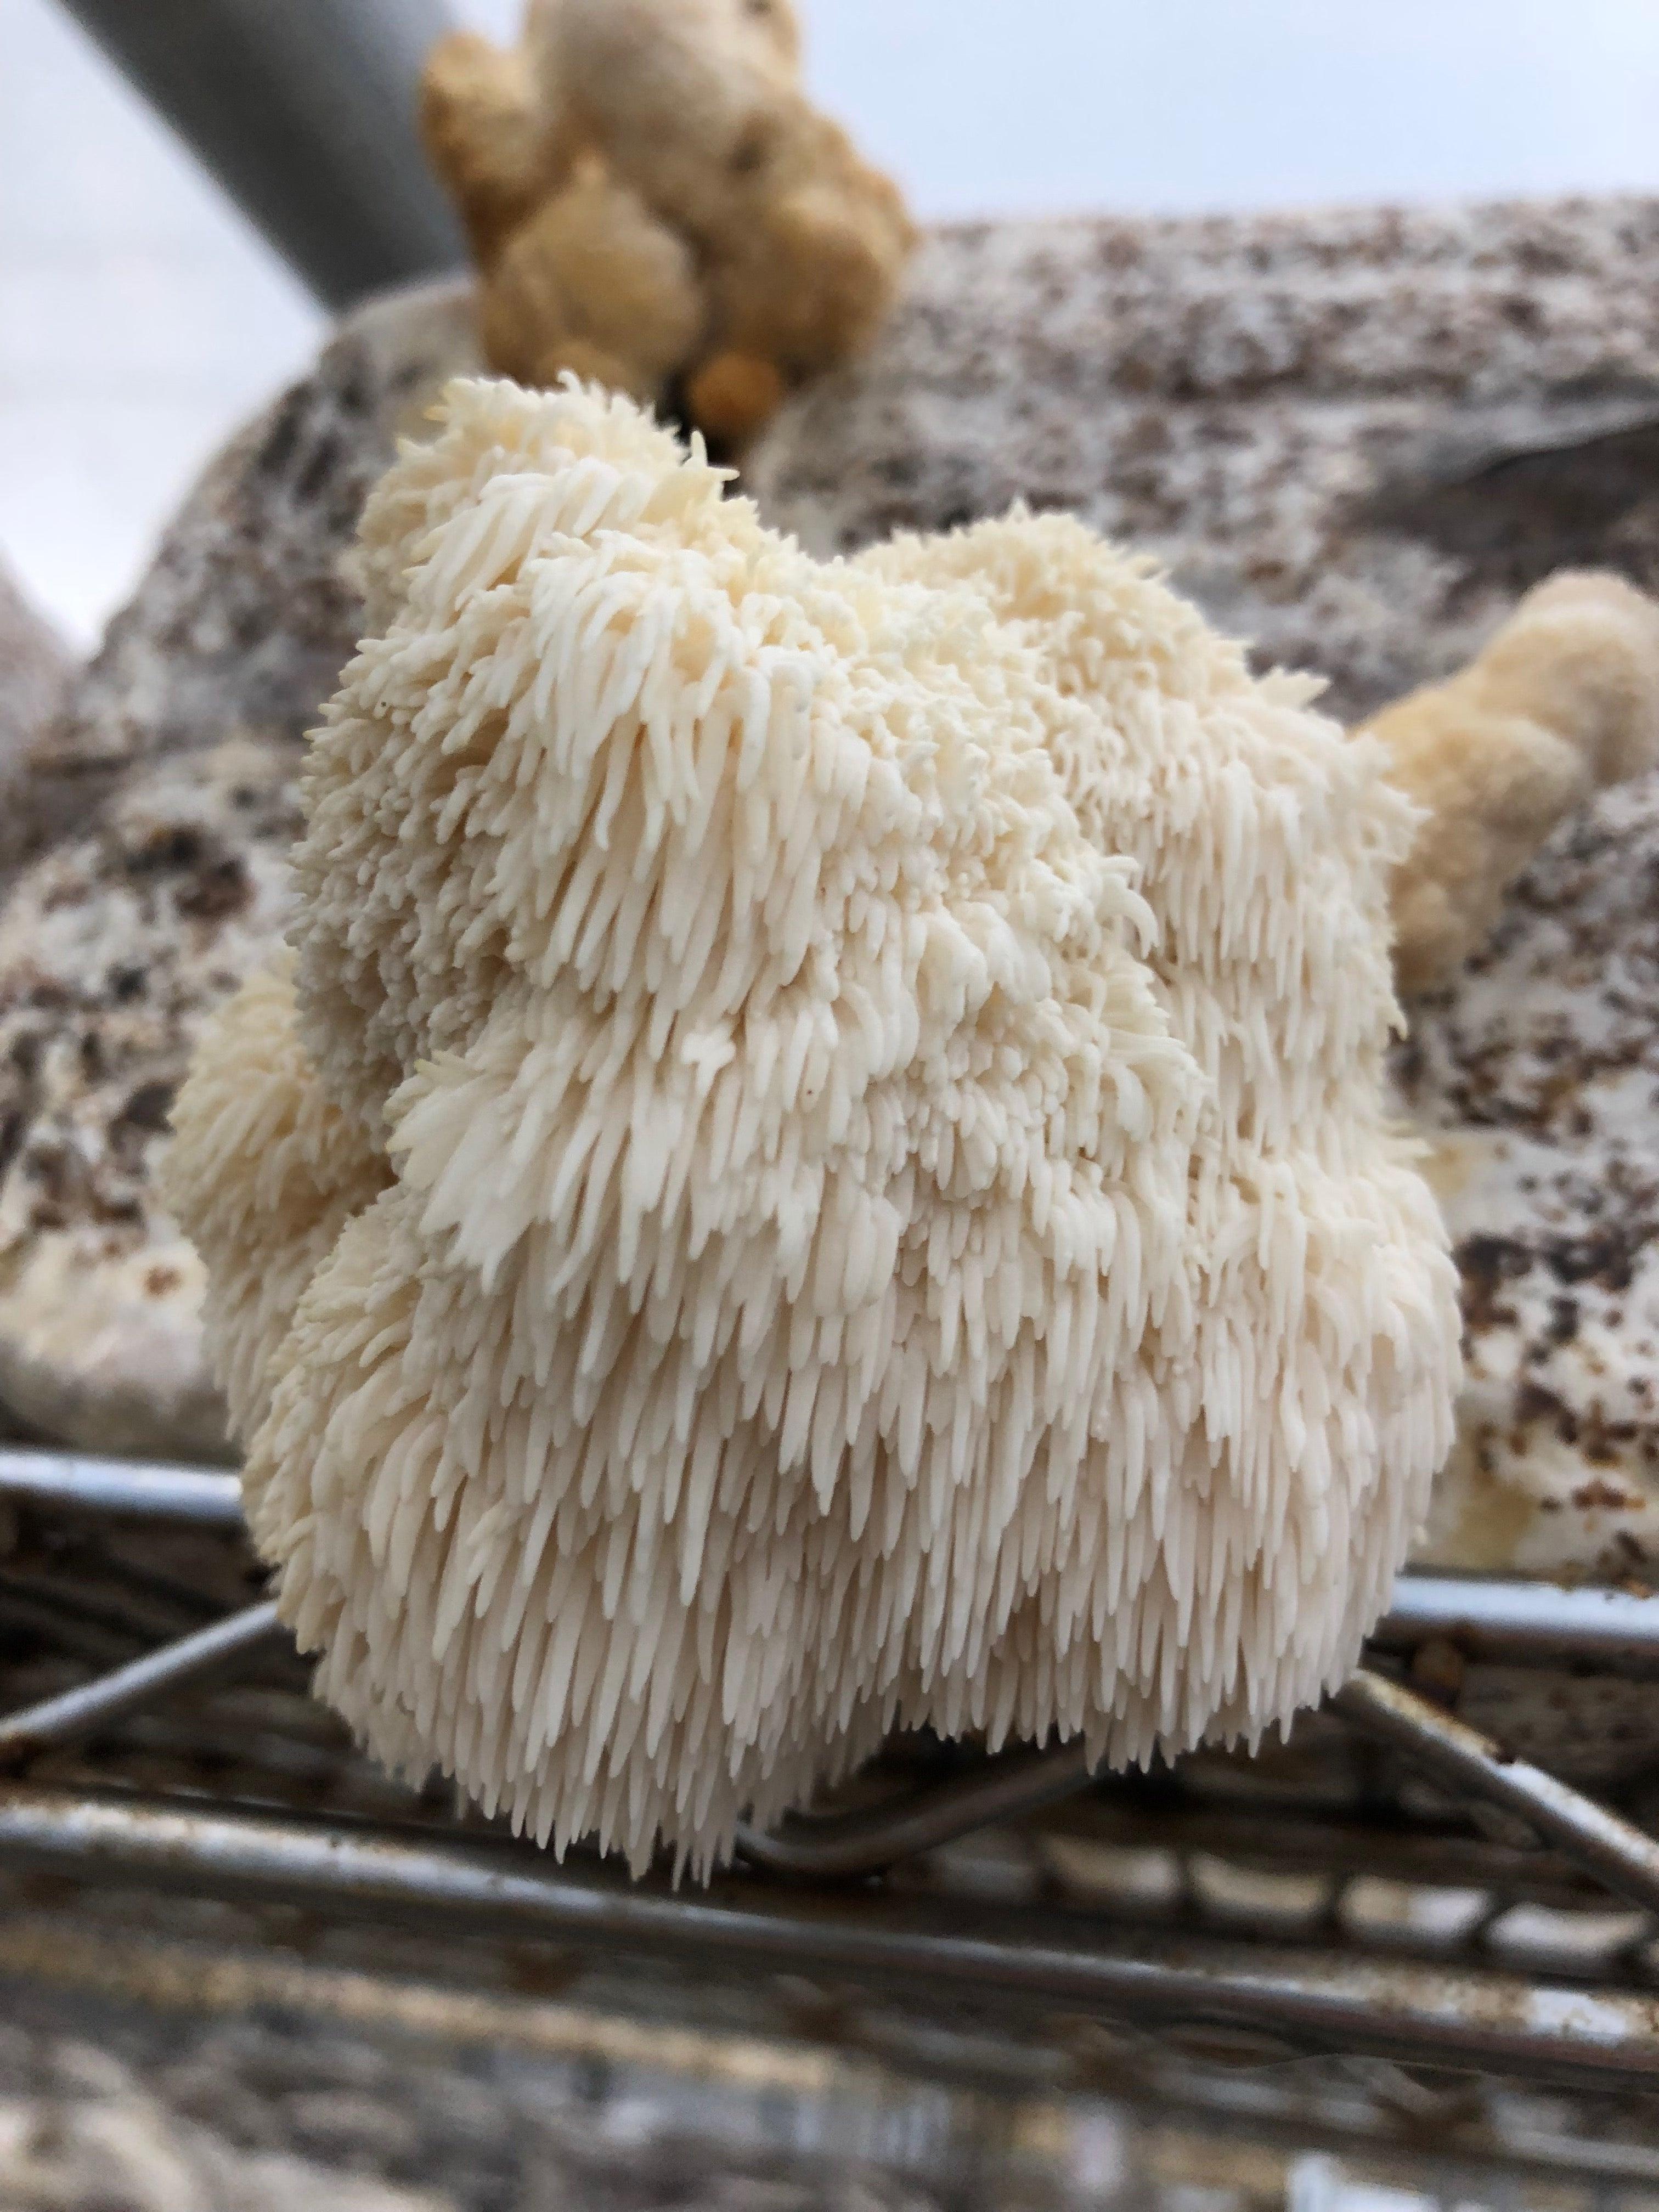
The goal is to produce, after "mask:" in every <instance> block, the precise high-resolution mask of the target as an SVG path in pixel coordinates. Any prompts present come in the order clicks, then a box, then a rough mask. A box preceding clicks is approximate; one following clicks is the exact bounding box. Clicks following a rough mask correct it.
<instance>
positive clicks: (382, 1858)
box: [0, 1783, 1659, 2090]
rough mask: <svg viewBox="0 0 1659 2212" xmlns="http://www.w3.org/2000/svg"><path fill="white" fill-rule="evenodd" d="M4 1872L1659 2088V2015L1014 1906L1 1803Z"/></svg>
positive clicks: (67, 1798)
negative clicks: (673, 1875)
mask: <svg viewBox="0 0 1659 2212" xmlns="http://www.w3.org/2000/svg"><path fill="white" fill-rule="evenodd" d="M0 1863H10V1864H14V1865H27V1866H32V1867H38V1868H43V1869H48V1870H50V1871H52V1872H54V1873H58V1874H61V1875H67V1876H70V1878H72V1879H78V1880H82V1881H94V1882H96V1883H98V1884H99V1885H100V1887H112V1886H117V1885H119V1884H120V1883H122V1882H129V1883H135V1882H136V1883H137V1884H140V1885H145V1884H149V1885H155V1886H159V1887H169V1888H181V1889H184V1890H186V1891H188V1892H190V1893H192V1894H208V1895H213V1896H224V1897H238V1898H248V1899H256V1900H258V1901H269V1902H283V1903H289V1904H303V1905H309V1906H312V1907H313V1908H316V1909H320V1910H325V1911H335V1912H344V1913H349V1914H351V1915H355V1916H357V1917H362V1918H366V1919H370V1920H392V1921H395V1922H399V1923H404V1924H412V1925H414V1926H416V1927H419V1928H422V1929H426V1930H428V1931H429V1930H430V1929H432V1928H433V1927H434V1926H440V1927H442V1928H444V1929H447V1930H453V1933H454V1934H455V1935H456V1936H458V1937H459V1936H461V1935H462V1934H463V1933H465V1932H468V1931H475V1930H476V1931H478V1932H484V1933H491V1932H493V1933H495V1934H498V1935H506V1936H513V1937H515V1938H518V1939H521V1940H527V1941H538V1940H540V1941H546V1942H554V1943H557V1944H561V1945H565V1946H568V1945H572V1944H574V1945H578V1946H582V1947H586V1948H590V1949H595V1950H599V1951H602V1952H605V1953H609V1952H611V1951H612V1950H620V1951H624V1952H631V1953H633V1954H636V1955H643V1956H646V1957H647V1958H656V1959H672V1960H682V1961H692V1962H696V1961H710V1960H712V1961H714V1962H717V1964H718V1965H719V1966H720V1967H721V1968H722V1969H724V1971H726V1972H728V1973H731V1972H797V1973H809V1974H810V1973H821V1974H823V1975H827V1976H829V1977H831V1978H840V1979H845V1980H848V1981H853V1982H875V1983H887V1984H893V1983H896V1984H899V1985H901V1986H902V1987H904V1988H906V1989H908V1990H910V1991H912V1992H916V1991H921V1992H924V1993H926V1994H927V1995H928V1996H931V1997H932V1998H933V2000H934V2001H936V2002H939V2003H941V2004H943V2005H947V2006H959V2005H960V2004H962V2003H963V2002H975V2001H979V2002H1005V2003H1006V2002H1014V2001H1024V2002H1033V2003H1036V2005H1038V2006H1040V2007H1042V2008H1045V2009H1050V2010H1059V2011H1064V2012H1071V2013H1084V2014H1091V2015H1103V2016H1106V2017H1109V2018H1114V2019H1119V2020H1123V2021H1128V2022H1131V2023H1133V2025H1134V2026H1135V2027H1139V2028H1141V2029H1153V2028H1157V2027H1171V2026H1179V2025H1183V2024H1188V2023H1190V2024H1203V2025H1208V2026H1212V2027H1229V2028H1233V2029H1236V2030H1239V2031H1243V2032H1245V2033H1255V2034H1258V2035H1264V2036H1268V2037H1272V2038H1274V2039H1278V2040H1279V2041H1280V2042H1281V2043H1284V2044H1287V2045H1290V2046H1291V2047H1292V2048H1295V2049H1304V2050H1307V2051H1318V2052H1322V2053H1324V2054H1326V2055H1328V2054H1330V2053H1331V2052H1333V2051H1340V2052H1343V2053H1352V2054H1360V2053H1364V2054H1367V2055H1371V2056H1375V2057H1393V2058H1397V2059H1400V2060H1401V2061H1402V2062H1404V2063H1417V2064H1424V2065H1439V2066H1449V2067H1455V2068H1463V2069H1472V2070H1479V2071H1483V2072H1490V2073H1502V2074H1508V2075H1516V2076H1520V2077H1530V2078H1533V2079H1538V2080H1547V2081H1555V2082H1558V2083H1562V2084H1571V2085H1573V2086H1580V2087H1595V2088H1601V2089H1604V2090H1605V2089H1613V2088H1619V2087H1631V2088H1636V2087H1640V2088H1646V2089H1649V2090H1652V2089H1659V2027H1656V2023H1655V2019H1654V2011H1653V2007H1652V2005H1651V2003H1650V2002H1649V2001H1648V2000H1646V1999H1644V1998H1642V1997H1639V1996H1627V1995H1625V1994H1623V1993H1614V1992H1608V1993H1605V1994H1604V1993H1601V1992H1598V1991H1592V1990H1581V1989H1577V1988H1575V1989H1571V1990H1566V1989H1558V1988H1554V1987H1552V1986H1548V1985H1545V1986H1539V1987H1533V1986H1529V1985H1528V1984H1524V1983H1522V1982H1520V1981H1517V1980H1515V1979H1511V1978H1506V1977H1503V1976H1500V1975H1497V1974H1492V1973H1489V1972H1481V1973H1455V1972H1447V1971H1444V1970H1442V1969H1439V1968H1437V1967H1429V1966H1425V1967H1419V1966H1413V1968H1412V1971H1411V1972H1409V1973H1401V1972H1400V1971H1399V1968H1398V1966H1397V1964H1395V1963H1394V1962H1385V1963H1383V1964H1377V1963H1374V1962H1372V1961H1370V1960H1343V1961H1342V1963H1341V1966H1340V1972H1333V1971H1332V1964H1331V1960H1330V1959H1329V1958H1328V1956H1326V1955H1322V1954H1316V1953H1300V1952H1296V1951H1281V1950H1277V1949H1272V1948H1267V1947H1255V1946H1248V1947H1247V1946H1244V1945H1221V1944H1212V1945H1205V1946H1203V1947H1199V1946H1196V1945H1194V1944H1193V1943H1190V1942H1188V1943H1182V1944H1170V1945H1165V1946H1158V1945H1156V1944H1153V1943H1150V1942H1147V1941H1146V1940H1145V1938H1144V1937H1141V1936H1137V1938H1136V1939H1135V1941H1134V1942H1133V1943H1129V1942H1123V1943H1121V1944H1120V1945H1108V1944H1103V1943H1102V1942H1099V1941H1098V1940H1097V1930H1095V1929H1091V1928H1090V1927H1089V1926H1088V1924H1087V1923H1085V1922H1083V1921H1081V1920H1080V1919H1079V1918H1078V1917H1075V1916H1055V1915H1053V1914H1048V1913H1043V1912H1041V1911H1034V1910H1032V1909H1030V1908H1027V1907H1017V1906H1009V1907H1006V1908H999V1911H998V1912H997V1914H996V1916H995V1921H994V1930H993V1929H992V1928H990V1927H987V1926H984V1925H981V1926H978V1927H976V1928H975V1929H974V1931H973V1932H972V1933H968V1932H965V1931H964V1930H963V1928H962V1927H961V1924H960V1922H959V1920H958V1921H953V1920H952V1918H951V1916H950V1915H949V1913H948V1912H946V1911H941V1910H940V1909H939V1908H937V1907H929V1906H927V1905H921V1904H913V1903H907V1902H905V1901H903V1900H901V1899H894V1898H891V1897H888V1896H884V1895H881V1894H876V1895H871V1894H868V1893H859V1894H857V1895H847V1896H840V1897H838V1896H836V1895H834V1894H830V1895H828V1896H817V1897H813V1898H811V1899H800V1900H797V1899H794V1898H793V1895H792V1893H789V1892H787V1891H783V1892H779V1891H772V1892H768V1891H764V1890H760V1889H757V1887H756V1886H754V1885H752V1884H749V1885H744V1884H737V1883H728V1884H726V1885H723V1886H722V1887H720V1888H718V1889H716V1890H714V1891H713V1892H710V1893H701V1894H699V1893H686V1892H684V1891H681V1892H678V1893H677V1892H675V1891H673V1890H671V1888H669V1887H667V1886H666V1885H665V1883H662V1882H649V1883H641V1884H639V1885H637V1886H635V1885H630V1884H629V1883H628V1882H627V1881H625V1880H623V1879H622V1878H621V1877H619V1876H612V1875H609V1874H608V1873H606V1872H605V1870H603V1869H598V1870H594V1871H592V1872H588V1871H582V1872H577V1871H575V1870H573V1869H564V1870H563V1871H559V1870H557V1869H554V1868H552V1867H551V1866H550V1864H549V1863H548V1862H547V1860H546V1859H545V1858H544V1857H539V1856H538V1855H536V1854H534V1853H532V1852H530V1851H528V1850H522V1849H520V1848H516V1847H513V1846H507V1845H502V1844H462V1843H453V1842H448V1841H445V1840H441V1839H433V1838H425V1837H422V1836H420V1835H418V1834H416V1833H413V1832H408V1831H398V1830H386V1829H377V1828H359V1827H354V1826H345V1825H343V1824H340V1823H334V1824H324V1823H321V1822H307V1821H299V1820H283V1819H276V1818H271V1817H267V1816H264V1815H262V1814H252V1813H246V1812H240V1811H238V1812H227V1811H219V1810H212V1809H209V1808H205V1807H204V1806H199V1805H194V1806H169V1805H167V1804H164V1803H161V1802H156V1801H154V1800H149V1799H144V1798H121V1799H102V1800H100V1799H96V1798H88V1797H85V1796H81V1795H79V1794H77V1793H76V1792H74V1791H70V1790H52V1789H46V1788H40V1787H37V1786H35V1785H33V1784H26V1783H11V1784H5V1785H3V1786H0Z"/></svg>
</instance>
